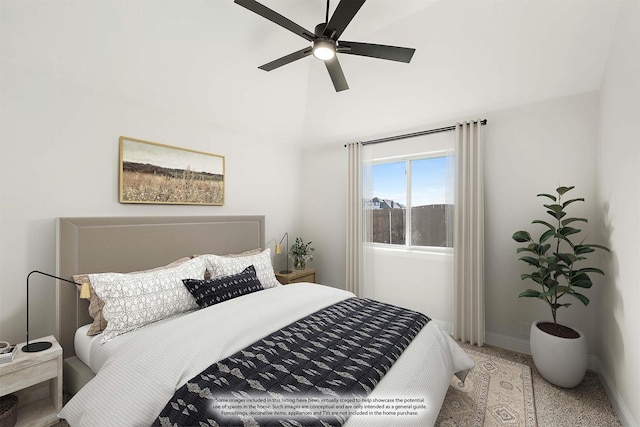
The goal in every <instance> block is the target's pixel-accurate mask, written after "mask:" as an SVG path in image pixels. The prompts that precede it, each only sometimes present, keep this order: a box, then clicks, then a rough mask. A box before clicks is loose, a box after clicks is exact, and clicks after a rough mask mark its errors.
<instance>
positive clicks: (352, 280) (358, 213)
mask: <svg viewBox="0 0 640 427" xmlns="http://www.w3.org/2000/svg"><path fill="white" fill-rule="evenodd" d="M347 151H348V155H347V157H348V165H347V170H348V178H347V179H348V182H347V233H346V234H347V242H346V251H347V277H346V288H347V290H348V291H351V292H353V293H354V294H356V296H361V295H362V287H363V278H362V256H363V217H362V145H361V144H360V143H359V142H354V143H351V144H347Z"/></svg>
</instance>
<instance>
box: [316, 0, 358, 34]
mask: <svg viewBox="0 0 640 427" xmlns="http://www.w3.org/2000/svg"><path fill="white" fill-rule="evenodd" d="M364 2H365V0H342V1H341V2H340V3H338V7H336V10H335V11H334V12H333V16H331V19H330V20H329V22H328V23H327V26H326V28H325V30H324V35H325V37H331V38H332V39H333V40H338V38H339V37H340V35H341V34H342V33H343V32H344V30H345V28H347V25H349V22H351V20H352V19H353V17H354V16H355V15H356V13H358V11H359V10H360V8H361V7H362V5H363V4H364Z"/></svg>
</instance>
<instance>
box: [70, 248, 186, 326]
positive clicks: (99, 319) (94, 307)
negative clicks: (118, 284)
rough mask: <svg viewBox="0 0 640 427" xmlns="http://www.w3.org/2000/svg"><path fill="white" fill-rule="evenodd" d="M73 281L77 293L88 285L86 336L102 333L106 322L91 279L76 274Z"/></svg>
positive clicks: (101, 303)
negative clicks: (90, 319)
mask: <svg viewBox="0 0 640 427" xmlns="http://www.w3.org/2000/svg"><path fill="white" fill-rule="evenodd" d="M191 258H193V257H184V258H180V259H178V260H176V261H173V262H172V263H171V264H167V265H165V266H163V267H156V268H152V269H150V270H142V271H132V272H130V273H126V274H140V273H148V272H150V271H158V270H162V269H165V268H171V267H175V266H177V265H180V264H184V263H185V262H187V261H189V260H190V259H191ZM73 281H74V282H76V283H78V285H77V287H78V292H80V288H81V287H82V283H89V290H90V291H91V296H90V297H89V316H91V318H92V319H93V323H92V324H91V326H90V327H89V330H88V331H87V335H88V336H92V335H98V334H99V333H100V332H102V331H104V330H105V329H106V327H107V321H106V320H105V318H104V316H103V315H102V309H103V308H104V301H102V299H101V298H100V297H99V296H98V295H97V294H96V293H95V291H94V290H93V287H92V286H91V279H90V278H89V275H88V274H76V275H74V276H73Z"/></svg>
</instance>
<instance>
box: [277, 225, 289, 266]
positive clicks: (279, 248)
mask: <svg viewBox="0 0 640 427" xmlns="http://www.w3.org/2000/svg"><path fill="white" fill-rule="evenodd" d="M285 237H286V238H287V252H289V233H284V236H282V239H280V243H278V244H277V245H276V253H277V254H281V253H282V241H283V240H284V239H285ZM289 273H292V271H291V270H289V254H287V269H286V270H282V271H280V274H289Z"/></svg>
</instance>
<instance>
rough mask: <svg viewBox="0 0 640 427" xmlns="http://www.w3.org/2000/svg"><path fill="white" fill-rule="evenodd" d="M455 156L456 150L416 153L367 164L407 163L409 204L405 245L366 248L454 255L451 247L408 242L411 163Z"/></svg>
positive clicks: (406, 176)
mask: <svg viewBox="0 0 640 427" xmlns="http://www.w3.org/2000/svg"><path fill="white" fill-rule="evenodd" d="M454 155H455V150H453V149H446V150H434V151H429V152H424V153H415V154H411V155H402V156H389V157H380V158H376V159H373V160H370V161H368V162H366V165H367V166H371V167H373V166H375V165H379V164H385V163H398V162H402V161H404V162H405V178H406V181H405V183H406V184H405V185H406V188H405V191H406V193H407V203H406V206H405V215H406V217H405V236H408V238H405V243H404V245H399V244H395V243H377V242H366V246H368V247H371V248H374V249H376V248H377V249H384V250H396V251H401V252H428V253H440V254H453V248H450V247H446V246H445V247H442V246H414V245H411V244H409V243H407V242H410V241H411V232H412V230H411V208H412V206H413V205H412V203H411V161H412V160H423V159H433V158H436V157H453V156H454Z"/></svg>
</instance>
